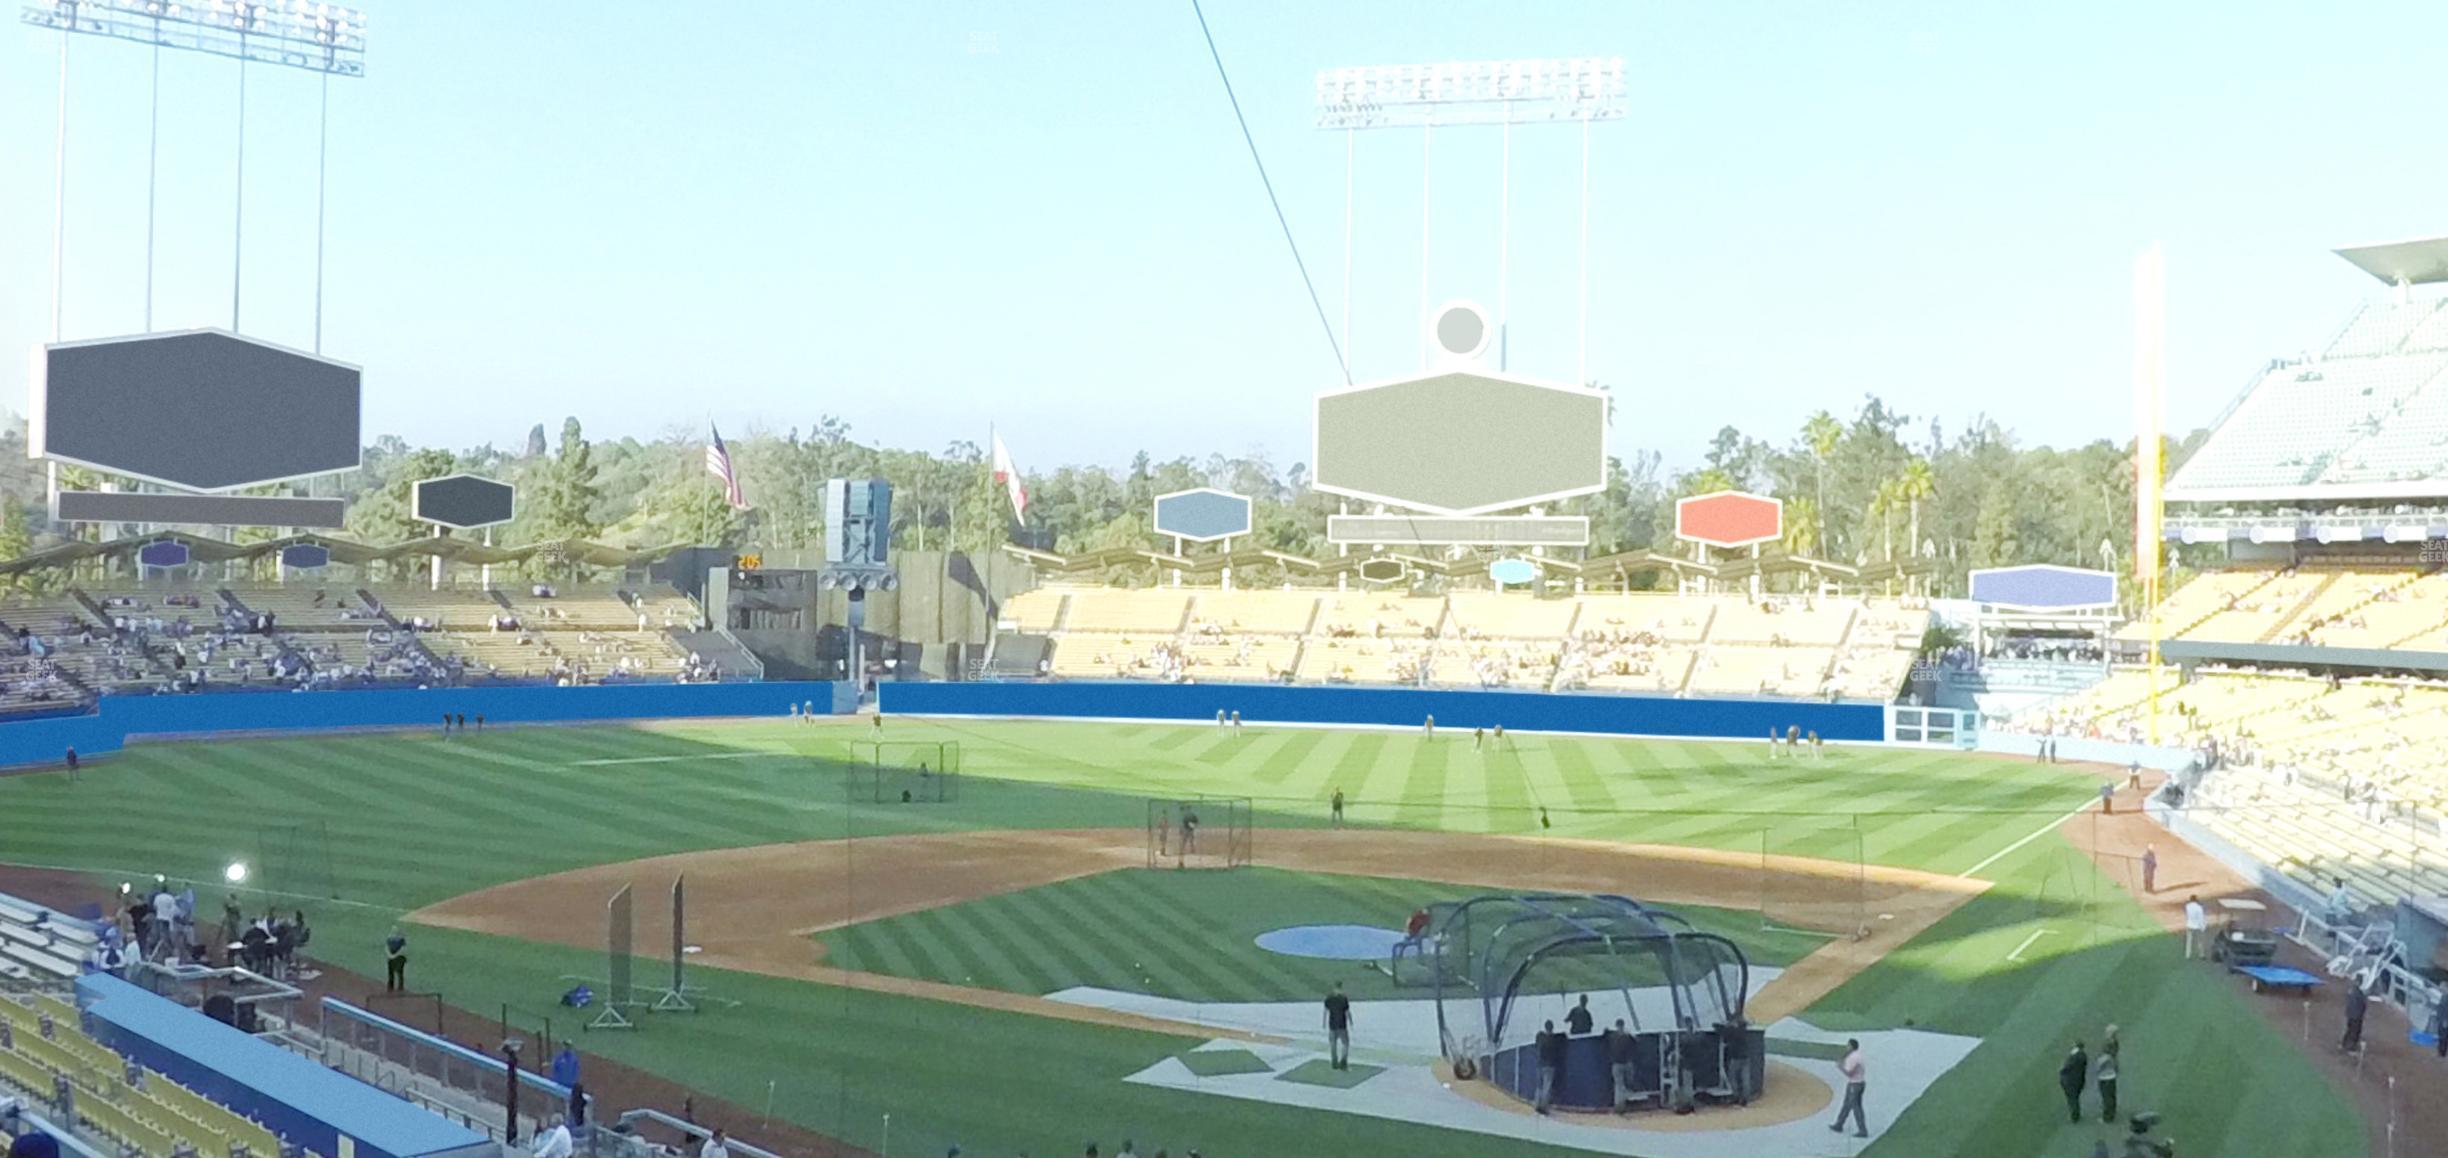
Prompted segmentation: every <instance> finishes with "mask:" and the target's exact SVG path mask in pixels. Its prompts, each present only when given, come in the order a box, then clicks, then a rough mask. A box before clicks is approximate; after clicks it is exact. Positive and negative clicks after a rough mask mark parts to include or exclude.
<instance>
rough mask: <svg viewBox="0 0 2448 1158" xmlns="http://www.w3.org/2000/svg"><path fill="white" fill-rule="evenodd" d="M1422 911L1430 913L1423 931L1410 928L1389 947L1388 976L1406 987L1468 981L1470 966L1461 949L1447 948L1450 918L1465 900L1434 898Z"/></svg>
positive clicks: (1461, 983) (1466, 982) (1397, 984)
mask: <svg viewBox="0 0 2448 1158" xmlns="http://www.w3.org/2000/svg"><path fill="white" fill-rule="evenodd" d="M1420 911H1421V912H1423V913H1425V914H1427V920H1426V921H1424V922H1422V923H1421V925H1420V928H1419V931H1418V932H1416V933H1414V932H1409V931H1407V930H1406V932H1405V935H1404V936H1403V939H1402V940H1400V941H1396V942H1395V943H1394V947H1393V948H1391V949H1388V950H1386V963H1385V973H1386V976H1387V977H1389V978H1391V979H1393V982H1394V984H1395V985H1396V986H1397V987H1398V988H1402V989H1432V988H1435V987H1437V986H1439V985H1448V986H1457V985H1468V984H1469V983H1470V980H1471V976H1470V970H1469V969H1468V968H1466V962H1465V961H1464V960H1463V957H1462V955H1461V954H1460V953H1458V952H1447V949H1448V948H1450V947H1451V941H1450V939H1449V938H1448V936H1447V935H1446V930H1445V925H1446V922H1448V921H1450V920H1452V919H1453V916H1454V914H1456V913H1458V912H1461V911H1462V902H1460V901H1432V902H1430V903H1428V904H1427V905H1425V906H1422V908H1421V910H1420Z"/></svg>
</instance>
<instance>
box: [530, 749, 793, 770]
mask: <svg viewBox="0 0 2448 1158" xmlns="http://www.w3.org/2000/svg"><path fill="white" fill-rule="evenodd" d="M798 755H799V753H796V752H715V753H712V754H710V755H702V756H617V757H608V758H605V759H600V760H572V761H570V763H569V766H570V767H572V768H600V767H602V766H604V765H606V764H686V763H693V762H695V761H698V760H755V759H760V758H763V757H768V756H798ZM802 758H803V759H804V758H805V757H802ZM546 766H547V767H550V765H546Z"/></svg>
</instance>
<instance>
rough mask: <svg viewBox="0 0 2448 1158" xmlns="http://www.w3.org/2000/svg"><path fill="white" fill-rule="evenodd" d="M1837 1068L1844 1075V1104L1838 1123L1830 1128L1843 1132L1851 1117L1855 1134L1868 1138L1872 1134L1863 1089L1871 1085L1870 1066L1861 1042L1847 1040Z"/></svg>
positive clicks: (1839, 1111) (1857, 1136)
mask: <svg viewBox="0 0 2448 1158" xmlns="http://www.w3.org/2000/svg"><path fill="white" fill-rule="evenodd" d="M1836 1069H1837V1072H1839V1073H1842V1074H1843V1075H1844V1080H1845V1092H1844V1105H1843V1107H1842V1108H1840V1109H1838V1110H1837V1111H1836V1123H1835V1124H1834V1125H1832V1126H1829V1127H1828V1129H1830V1130H1833V1131H1835V1132H1837V1133H1839V1134H1841V1133H1843V1132H1844V1124H1845V1119H1847V1118H1851V1119H1852V1120H1853V1136H1854V1137H1856V1138H1867V1137H1869V1136H1870V1118H1869V1115H1867V1114H1865V1113H1863V1112H1862V1091H1863V1090H1865V1089H1867V1088H1868V1086H1869V1081H1870V1068H1869V1065H1868V1064H1867V1063H1866V1062H1864V1061H1863V1060H1862V1049H1861V1042H1859V1041H1857V1040H1853V1039H1847V1040H1846V1041H1845V1055H1844V1060H1843V1061H1841V1062H1838V1063H1836Z"/></svg>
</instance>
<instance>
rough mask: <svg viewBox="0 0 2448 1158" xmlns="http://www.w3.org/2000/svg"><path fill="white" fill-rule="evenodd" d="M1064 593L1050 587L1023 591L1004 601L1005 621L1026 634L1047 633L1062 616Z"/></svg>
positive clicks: (1003, 614) (1003, 612)
mask: <svg viewBox="0 0 2448 1158" xmlns="http://www.w3.org/2000/svg"><path fill="white" fill-rule="evenodd" d="M1062 608H1063V593H1062V592H1060V591H1057V590H1054V589H1052V588H1049V587H1040V588H1037V589H1035V590H1033V591H1023V592H1021V593H1019V594H1018V595H1014V596H1012V597H1011V598H1009V599H1006V600H1004V601H1003V609H1002V613H1001V614H1002V617H1003V621H1004V622H1006V623H1009V624H1010V625H1011V626H1012V629H1013V630H1015V631H1018V632H1021V633H1022V634H1025V635H1045V634H1048V633H1050V632H1052V631H1053V630H1054V625H1055V623H1056V622H1057V621H1059V620H1060V619H1061V618H1062Z"/></svg>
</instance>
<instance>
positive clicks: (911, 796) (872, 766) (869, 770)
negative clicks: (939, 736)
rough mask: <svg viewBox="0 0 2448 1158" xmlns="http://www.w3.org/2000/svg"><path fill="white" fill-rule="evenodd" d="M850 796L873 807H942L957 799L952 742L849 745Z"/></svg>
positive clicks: (957, 759)
mask: <svg viewBox="0 0 2448 1158" xmlns="http://www.w3.org/2000/svg"><path fill="white" fill-rule="evenodd" d="M849 786H850V796H851V799H853V800H865V801H868V802H871V803H875V804H946V803H950V802H952V801H955V800H958V799H960V789H961V749H960V743H959V742H958V741H955V740H870V741H865V742H862V743H859V744H854V745H852V746H851V767H850V777H849Z"/></svg>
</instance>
